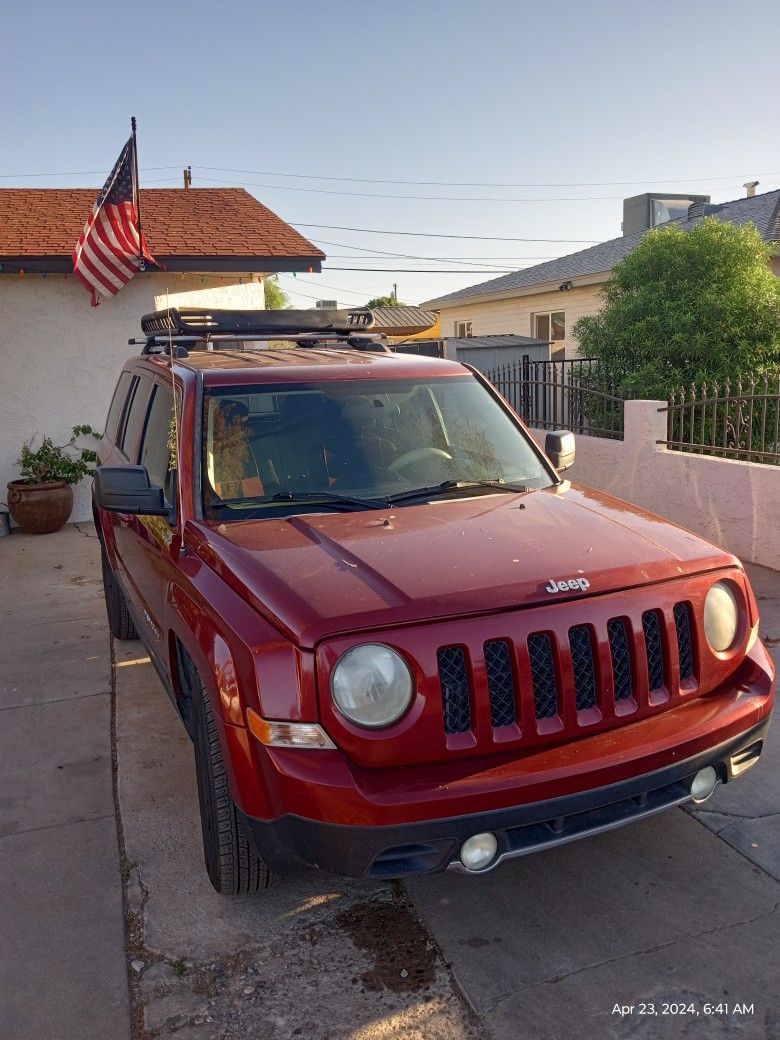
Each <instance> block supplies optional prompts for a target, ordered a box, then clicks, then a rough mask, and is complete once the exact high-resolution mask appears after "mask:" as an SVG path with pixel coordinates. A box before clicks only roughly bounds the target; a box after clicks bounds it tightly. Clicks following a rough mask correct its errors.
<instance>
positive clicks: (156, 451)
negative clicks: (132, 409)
mask: <svg viewBox="0 0 780 1040" xmlns="http://www.w3.org/2000/svg"><path fill="white" fill-rule="evenodd" d="M172 417H173V394H172V393H171V391H170V390H167V389H166V388H165V387H164V386H159V385H156V386H155V388H154V395H153V397H152V407H151V408H150V409H149V418H148V420H147V422H146V429H145V430H144V440H143V444H142V446H141V465H142V466H146V468H147V470H148V471H149V480H150V481H151V483H152V484H156V485H157V486H158V487H165V486H166V482H167V479H168V460H169V459H170V454H171V452H170V445H169V442H168V438H169V433H170V429H171V418H172Z"/></svg>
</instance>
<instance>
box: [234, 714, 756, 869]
mask: <svg viewBox="0 0 780 1040" xmlns="http://www.w3.org/2000/svg"><path fill="white" fill-rule="evenodd" d="M768 727H769V719H766V720H764V721H763V722H761V723H760V724H759V725H757V726H753V727H752V728H751V729H749V730H746V731H745V732H743V733H741V734H739V735H738V736H736V737H732V738H730V739H729V740H726V741H724V742H723V743H721V744H719V745H718V746H716V747H713V748H710V749H708V750H707V751H704V752H701V753H699V754H697V755H694V756H692V757H690V758H686V759H684V760H683V761H678V762H675V763H674V764H672V765H668V766H666V767H664V768H662V769H657V770H654V771H652V772H649V773H644V774H643V775H640V776H635V777H632V778H631V779H628V780H623V781H620V782H617V783H613V784H609V785H607V786H605V787H599V788H596V789H592V790H587V791H582V792H578V793H574V794H568V795H564V796H562V797H557V798H549V799H545V800H543V801H537V802H532V803H529V804H524V805H517V806H513V807H510V808H505V809H499V810H494V811H489V812H479V813H473V814H468V815H463V816H454V817H448V818H446V819H432V820H425V821H418V822H412V823H402V824H395V825H391V826H349V825H344V824H338V823H328V822H324V821H321V820H312V819H306V818H304V817H301V816H298V815H294V814H285V815H283V816H280V817H279V818H278V819H276V820H273V821H263V820H258V819H254V818H252V817H249V816H246V815H244V814H242V815H243V820H244V825H245V827H246V829H247V831H248V833H249V834H250V835H251V838H252V840H253V841H254V843H255V845H256V847H257V849H258V851H259V853H260V855H261V856H262V857H263V859H264V860H265V861H266V862H267V863H268V865H269V866H270V867H271V868H272V869H276V870H278V871H281V872H286V871H289V870H290V868H291V867H293V866H295V865H298V864H309V865H313V866H317V867H320V868H322V869H324V870H328V871H332V872H333V873H337V874H344V875H349V876H353V877H376V878H391V877H408V876H410V875H413V874H421V873H430V872H434V871H439V870H444V869H446V868H447V867H450V868H451V869H455V870H464V869H465V868H463V866H462V865H461V863H460V858H459V855H460V848H461V846H462V844H463V842H464V841H465V840H466V839H467V838H470V837H471V836H472V835H474V834H478V833H482V832H485V831H490V832H491V833H493V834H494V835H495V836H496V838H497V840H498V853H497V856H496V858H495V859H494V860H493V862H492V863H491V864H490V866H489V867H488V868H487V870H491V869H493V868H494V867H496V866H497V865H498V864H499V863H501V862H502V861H503V860H506V859H511V858H514V857H516V856H522V855H527V854H528V853H531V852H536V851H539V850H541V849H544V848H548V847H550V846H555V845H561V844H564V843H566V842H570V841H574V840H577V839H579V838H585V837H588V836H589V835H592V834H598V833H602V832H604V831H606V830H612V829H614V828H616V827H620V826H624V825H626V824H628V823H632V822H635V821H637V820H640V819H643V818H645V817H647V816H650V815H653V814H655V813H657V812H661V811H663V810H664V809H667V808H670V807H671V806H675V805H681V804H683V803H685V802H688V801H692V800H693V799H692V795H691V783H692V781H693V778H694V776H695V775H696V774H697V773H698V772H699V771H700V770H701V769H704V768H705V767H707V766H712V767H714V769H715V770H716V773H717V775H718V781H719V782H720V783H728V782H730V781H732V780H733V779H735V778H736V777H737V776H738V775H739V774H740V773H742V772H744V771H745V770H746V769H748V768H750V766H752V765H754V764H755V763H756V762H757V761H758V759H759V756H760V754H761V750H762V748H763V744H764V740H765V738H766V733H767V730H768ZM486 872H487V871H486V870H483V871H480V873H486Z"/></svg>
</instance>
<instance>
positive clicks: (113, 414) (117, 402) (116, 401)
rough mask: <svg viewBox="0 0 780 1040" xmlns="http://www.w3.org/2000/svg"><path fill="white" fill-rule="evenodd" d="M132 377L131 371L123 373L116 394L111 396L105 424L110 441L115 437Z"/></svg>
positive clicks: (106, 434)
mask: <svg viewBox="0 0 780 1040" xmlns="http://www.w3.org/2000/svg"><path fill="white" fill-rule="evenodd" d="M130 378H131V376H130V373H129V372H123V373H122V375H121V376H120V377H119V382H118V383H117V384H116V390H115V391H114V396H113V397H112V398H111V407H110V408H109V409H108V417H107V418H106V425H105V436H106V438H107V439H108V440H110V441H113V440H114V439H115V434H116V428H117V426H118V425H119V419H120V417H121V415H122V411H123V409H124V407H125V401H126V400H127V391H128V390H129V389H130Z"/></svg>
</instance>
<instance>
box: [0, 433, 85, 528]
mask: <svg viewBox="0 0 780 1040" xmlns="http://www.w3.org/2000/svg"><path fill="white" fill-rule="evenodd" d="M85 436H87V437H94V438H96V439H97V440H99V439H100V434H98V433H95V431H94V430H93V429H92V427H91V426H74V427H73V435H72V436H71V438H70V440H69V441H68V442H67V444H60V445H57V444H55V443H54V442H53V441H52V439H51V437H44V438H43V442H42V443H41V446H40V447H39V448H37V449H35V450H33V438H30V440H29V441H26V442H25V444H23V445H22V453H21V455H20V456H19V459H18V462H17V466H18V467H19V472H20V474H21V478H20V479H19V480H12V481H11V482H10V483H9V485H8V509H9V511H10V513H11V516H12V517H13V519H14V520H15V521H16V523H17V524H18V525H19V526H20V527H21V528H22V530H23V531H26V532H27V533H28V534H50V533H51V532H53V531H59V529H60V528H61V527H62V526H64V524H66V523H67V520H68V517H69V516H70V514H71V510H72V509H73V487H72V485H73V484H78V482H79V481H80V480H81V479H82V478H83V477H86V476H91V475H92V474H93V473H94V472H95V468H94V463H95V462H97V455H96V453H95V452H94V451H92V450H91V449H90V448H80V447H78V446H77V445H76V441H77V440H78V439H79V437H85Z"/></svg>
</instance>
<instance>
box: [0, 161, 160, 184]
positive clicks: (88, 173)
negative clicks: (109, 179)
mask: <svg viewBox="0 0 780 1040" xmlns="http://www.w3.org/2000/svg"><path fill="white" fill-rule="evenodd" d="M178 169H179V166H178V164H177V165H176V166H142V167H141V169H140V172H141V173H150V172H152V171H153V170H178ZM101 174H102V175H103V176H104V177H105V176H106V171H105V170H66V171H65V172H62V171H60V172H59V173H0V180H4V181H7V180H12V179H17V178H18V179H19V180H22V179H26V178H28V177H93V176H94V177H98V176H100V175H101ZM158 179H159V178H158ZM176 179H177V180H178V178H176Z"/></svg>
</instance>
